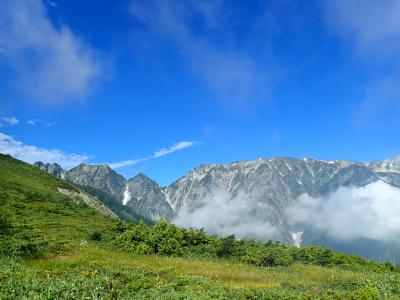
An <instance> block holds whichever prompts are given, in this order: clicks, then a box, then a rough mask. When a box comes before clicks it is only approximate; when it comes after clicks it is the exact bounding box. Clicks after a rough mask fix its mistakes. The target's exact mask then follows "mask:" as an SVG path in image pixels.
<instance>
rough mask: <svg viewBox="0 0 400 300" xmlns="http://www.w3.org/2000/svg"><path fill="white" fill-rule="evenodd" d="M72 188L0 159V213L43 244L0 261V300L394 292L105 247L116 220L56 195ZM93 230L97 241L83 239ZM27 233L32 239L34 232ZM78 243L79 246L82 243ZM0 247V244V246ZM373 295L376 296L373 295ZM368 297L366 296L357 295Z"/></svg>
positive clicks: (358, 277)
mask: <svg viewBox="0 0 400 300" xmlns="http://www.w3.org/2000/svg"><path fill="white" fill-rule="evenodd" d="M58 187H64V188H67V189H70V190H73V189H76V187H74V186H73V185H71V184H69V183H67V182H65V181H62V180H60V179H58V178H55V177H53V176H50V175H48V174H46V173H45V172H42V171H40V170H39V169H37V168H34V167H32V166H30V165H28V164H25V163H23V162H20V161H17V160H14V159H12V158H9V157H6V156H3V155H0V213H1V214H2V215H3V216H5V217H6V219H8V220H9V221H10V222H11V223H12V226H13V227H14V229H13V230H22V231H25V232H27V233H30V234H31V235H34V236H35V238H37V239H40V240H44V241H46V242H47V244H46V245H45V248H44V249H45V250H46V251H45V252H44V254H42V255H41V258H37V259H30V260H20V259H14V258H9V257H6V256H3V257H0V299H16V298H24V299H66V298H78V299H83V298H85V299H117V298H119V299H134V298H136V299H142V298H145V299H177V298H179V299H210V298H219V299H256V298H260V299H276V298H283V297H287V298H296V297H299V296H300V295H302V296H304V297H306V296H310V297H312V298H315V297H323V296H324V297H330V298H336V299H344V298H348V299H373V296H374V295H375V296H377V297H378V295H379V294H380V295H381V296H392V297H397V295H400V277H399V275H398V273H375V272H368V271H349V270H342V269H339V268H324V267H319V266H311V265H300V264H295V265H292V266H289V267H273V268H263V267H256V266H252V265H247V264H241V263H237V262H233V261H230V260H203V259H192V258H174V257H160V256H140V255H136V254H132V253H125V252H122V251H118V249H113V248H110V246H108V244H107V241H109V240H111V239H112V238H113V237H115V236H116V235H117V234H118V232H117V230H116V225H117V224H116V223H117V221H115V220H112V219H110V218H107V217H105V216H103V215H101V214H99V213H98V212H97V211H95V210H94V209H91V208H88V207H87V206H85V205H82V204H76V203H75V202H74V201H73V200H72V199H70V198H68V197H66V196H64V195H62V194H60V193H58V192H57V188H58ZM97 230H99V231H101V232H102V233H103V240H102V241H101V242H94V241H90V240H89V239H88V236H89V234H90V233H92V232H93V231H97ZM34 233H35V234H34ZM83 241H85V242H84V243H82V242H83ZM0 246H1V245H0ZM378 293H379V294H378ZM366 294H368V295H369V296H371V297H372V298H363V295H366Z"/></svg>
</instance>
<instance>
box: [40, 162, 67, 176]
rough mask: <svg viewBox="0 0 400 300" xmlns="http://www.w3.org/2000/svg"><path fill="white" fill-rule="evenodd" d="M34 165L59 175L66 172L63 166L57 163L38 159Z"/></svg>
mask: <svg viewBox="0 0 400 300" xmlns="http://www.w3.org/2000/svg"><path fill="white" fill-rule="evenodd" d="M34 166H36V167H38V168H39V169H41V170H43V171H46V172H47V173H50V174H52V175H54V176H57V177H63V174H64V170H63V168H62V167H61V166H60V165H59V164H57V163H52V164H49V163H43V162H41V161H37V162H35V163H34Z"/></svg>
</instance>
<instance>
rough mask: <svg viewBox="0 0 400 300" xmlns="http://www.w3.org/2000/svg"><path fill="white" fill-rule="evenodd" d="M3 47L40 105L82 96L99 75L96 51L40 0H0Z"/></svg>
mask: <svg viewBox="0 0 400 300" xmlns="http://www.w3.org/2000/svg"><path fill="white" fill-rule="evenodd" d="M0 48H2V49H5V51H4V55H2V56H1V57H0V59H1V60H0V63H3V64H7V65H9V66H11V67H12V68H14V69H15V70H16V72H17V74H18V78H17V82H16V84H17V87H18V89H20V90H24V91H26V92H27V93H28V94H29V95H30V96H32V97H33V98H35V99H36V100H39V101H41V102H42V103H46V104H54V103H60V102H63V101H68V100H75V101H76V100H82V99H84V98H85V96H87V94H88V93H89V92H90V91H91V89H92V87H93V83H94V81H95V80H96V79H98V78H99V76H100V74H101V69H102V64H101V63H100V62H99V60H98V59H97V58H96V55H95V54H94V51H93V49H92V48H91V47H90V46H89V45H88V44H87V43H86V42H85V41H84V40H83V39H82V38H80V37H78V36H77V35H75V34H74V33H73V32H72V31H71V30H70V29H69V28H68V27H67V26H65V25H64V26H60V27H56V26H55V25H54V24H53V23H52V22H51V20H50V19H49V17H48V16H47V13H46V8H45V7H44V5H43V3H42V1H40V0H21V1H12V0H2V1H0Z"/></svg>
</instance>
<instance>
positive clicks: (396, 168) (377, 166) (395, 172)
mask: <svg viewBox="0 0 400 300" xmlns="http://www.w3.org/2000/svg"><path fill="white" fill-rule="evenodd" d="M370 168H371V169H372V170H373V171H374V172H375V173H376V174H377V175H378V176H379V178H381V179H382V180H383V181H385V182H387V183H390V184H392V185H395V186H400V156H397V157H393V158H389V159H385V160H384V161H378V162H373V163H371V164H370Z"/></svg>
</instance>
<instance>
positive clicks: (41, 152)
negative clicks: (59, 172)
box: [0, 132, 89, 169]
mask: <svg viewBox="0 0 400 300" xmlns="http://www.w3.org/2000/svg"><path fill="white" fill-rule="evenodd" d="M0 153H3V154H10V155H11V156H13V157H14V158H17V159H20V160H23V161H25V162H28V163H31V164H32V163H34V162H36V161H41V162H44V163H54V162H56V163H58V164H59V165H61V166H62V167H63V168H64V169H70V168H72V167H75V166H77V165H79V164H80V163H83V162H86V161H87V160H88V159H89V157H88V156H87V155H82V154H75V153H66V152H64V151H61V150H57V149H52V150H48V149H44V148H40V147H36V146H31V145H25V144H24V143H22V142H20V141H17V140H15V139H14V138H13V137H11V136H9V135H6V134H4V133H1V132H0Z"/></svg>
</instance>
